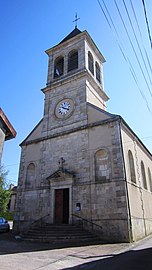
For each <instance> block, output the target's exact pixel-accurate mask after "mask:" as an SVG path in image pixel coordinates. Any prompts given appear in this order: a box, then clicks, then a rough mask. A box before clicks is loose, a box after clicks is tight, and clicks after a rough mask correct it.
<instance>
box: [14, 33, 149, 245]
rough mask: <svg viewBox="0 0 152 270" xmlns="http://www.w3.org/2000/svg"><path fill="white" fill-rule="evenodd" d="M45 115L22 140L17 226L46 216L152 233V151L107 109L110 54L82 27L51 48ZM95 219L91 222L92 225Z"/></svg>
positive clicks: (118, 234)
mask: <svg viewBox="0 0 152 270" xmlns="http://www.w3.org/2000/svg"><path fill="white" fill-rule="evenodd" d="M46 53H47V55H48V57H49V65H48V79H47V84H46V87H45V88H44V89H43V90H42V91H43V93H44V95H45V102H44V115H43V118H42V120H41V121H40V122H39V123H38V124H37V126H36V127H35V128H34V129H33V130H32V132H31V133H30V134H29V135H28V137H27V138H26V139H25V140H24V141H23V142H22V143H21V148H22V152H21V161H20V172H19V180H18V192H17V202H16V213H15V219H14V232H16V233H21V232H24V230H25V228H26V229H28V228H30V226H31V224H32V223H33V222H35V224H36V221H37V222H39V220H45V221H46V222H48V223H51V224H77V223H78V222H81V223H83V224H84V226H85V227H86V229H90V224H92V229H93V231H94V232H95V233H97V234H99V235H100V237H101V238H102V239H103V240H106V241H110V242H111V241H113V242H126V241H127V242H131V241H136V240H137V239H140V238H143V237H145V236H146V235H148V234H150V233H152V207H151V204H152V177H151V175H152V155H151V153H150V152H149V151H148V149H146V147H145V146H144V144H143V143H142V142H141V140H140V139H139V138H138V137H137V135H136V134H135V133H134V132H133V131H132V130H131V128H130V127H129V126H128V125H127V123H126V122H125V121H124V120H123V118H122V117H121V116H119V115H114V114H111V113H109V112H107V111H106V101H107V100H108V97H107V95H106V93H105V91H104V83H103V63H104V62H105V59H104V57H103V55H102V54H101V53H100V51H99V49H98V48H97V46H96V44H95V43H94V41H93V40H92V39H91V37H90V35H89V34H88V32H87V31H83V32H81V31H80V30H79V29H77V28H75V29H74V30H73V31H72V32H71V33H70V34H69V35H68V36H67V37H66V38H65V39H63V40H62V41H61V42H60V43H59V44H57V45H56V46H54V47H53V48H50V49H48V50H47V51H46ZM90 222H91V223H90Z"/></svg>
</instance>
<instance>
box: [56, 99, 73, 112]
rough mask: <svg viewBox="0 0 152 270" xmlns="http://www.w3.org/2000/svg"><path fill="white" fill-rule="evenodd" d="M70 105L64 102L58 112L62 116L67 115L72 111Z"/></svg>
mask: <svg viewBox="0 0 152 270" xmlns="http://www.w3.org/2000/svg"><path fill="white" fill-rule="evenodd" d="M70 107H71V106H70V103H69V102H68V101H64V102H62V103H61V104H60V106H59V109H58V112H59V113H60V114H61V115H64V114H67V113H68V112H69V111H70Z"/></svg>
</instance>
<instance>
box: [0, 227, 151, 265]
mask: <svg viewBox="0 0 152 270" xmlns="http://www.w3.org/2000/svg"><path fill="white" fill-rule="evenodd" d="M4 269H5V270H10V269H15V270H59V269H60V270H61V269H72V270H77V269H95V270H98V269H100V270H102V269H103V270H109V269H110V270H119V269H120V270H122V269H123V270H132V269H133V270H137V269H138V270H151V269H152V238H148V239H146V240H144V241H142V242H140V243H138V244H137V245H136V246H133V245H131V244H127V243H122V244H102V245H93V246H79V247H78V246H77V247H65V246H62V247H61V246H60V247H59V246H53V245H50V244H42V243H41V244H38V243H28V242H24V241H16V240H15V239H14V237H13V236H12V234H11V232H10V233H6V234H0V270H4Z"/></svg>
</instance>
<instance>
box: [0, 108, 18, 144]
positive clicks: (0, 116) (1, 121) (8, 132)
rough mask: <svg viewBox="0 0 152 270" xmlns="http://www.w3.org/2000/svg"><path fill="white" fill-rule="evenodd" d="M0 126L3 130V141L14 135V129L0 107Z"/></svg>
mask: <svg viewBox="0 0 152 270" xmlns="http://www.w3.org/2000/svg"><path fill="white" fill-rule="evenodd" d="M0 127H1V128H2V129H4V130H5V141H6V140H10V139H12V138H15V137H16V131H15V129H14V128H13V126H12V125H11V123H10V122H9V120H8V118H7V117H6V115H5V113H4V112H3V110H2V109H1V108H0Z"/></svg>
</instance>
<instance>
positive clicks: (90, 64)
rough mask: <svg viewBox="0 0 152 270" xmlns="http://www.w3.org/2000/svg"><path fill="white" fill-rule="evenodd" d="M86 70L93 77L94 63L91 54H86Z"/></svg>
mask: <svg viewBox="0 0 152 270" xmlns="http://www.w3.org/2000/svg"><path fill="white" fill-rule="evenodd" d="M88 68H89V70H90V71H91V73H92V74H93V75H94V61H93V56H92V54H91V52H88Z"/></svg>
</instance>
